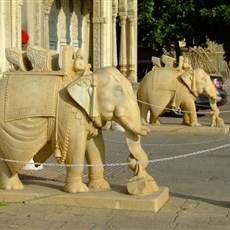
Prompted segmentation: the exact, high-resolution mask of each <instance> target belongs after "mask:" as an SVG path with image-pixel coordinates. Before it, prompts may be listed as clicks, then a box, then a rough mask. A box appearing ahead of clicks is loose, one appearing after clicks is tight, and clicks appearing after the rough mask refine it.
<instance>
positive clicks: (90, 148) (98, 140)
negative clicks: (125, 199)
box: [86, 133, 110, 190]
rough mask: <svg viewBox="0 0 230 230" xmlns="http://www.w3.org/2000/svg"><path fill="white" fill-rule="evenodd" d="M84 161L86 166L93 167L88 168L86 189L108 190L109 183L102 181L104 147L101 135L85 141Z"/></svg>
mask: <svg viewBox="0 0 230 230" xmlns="http://www.w3.org/2000/svg"><path fill="white" fill-rule="evenodd" d="M86 160H87V163H88V164H91V165H95V166H92V167H89V182H88V187H89V188H92V189H103V190H104V189H110V185H109V183H108V182H107V181H106V180H105V179H104V166H103V164H104V163H105V145H104V140H103V138H102V135H101V133H100V134H99V135H98V136H96V137H93V138H91V139H89V140H87V144H86ZM96 165H97V166H96Z"/></svg>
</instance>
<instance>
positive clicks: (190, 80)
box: [180, 70, 198, 97]
mask: <svg viewBox="0 0 230 230" xmlns="http://www.w3.org/2000/svg"><path fill="white" fill-rule="evenodd" d="M180 77H181V79H182V81H183V82H184V83H185V85H186V86H187V87H188V89H189V90H190V91H191V93H192V94H194V96H195V97H197V96H198V94H197V88H196V82H195V81H196V79H195V74H194V71H193V70H187V71H185V72H184V73H182V74H181V75H180Z"/></svg>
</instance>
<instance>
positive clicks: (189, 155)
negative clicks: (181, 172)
mask: <svg viewBox="0 0 230 230" xmlns="http://www.w3.org/2000/svg"><path fill="white" fill-rule="evenodd" d="M229 146H230V144H225V145H221V146H217V147H214V148H210V149H205V150H201V151H197V152H193V153H187V154H183V155H177V156H173V157H166V158H160V159H155V160H148V161H137V162H130V163H110V164H55V163H42V165H43V166H52V167H84V168H89V167H115V166H116V167H118V166H127V165H132V164H145V163H157V162H163V161H169V160H177V159H181V158H186V157H191V156H196V155H201V154H204V153H208V152H212V151H216V150H219V149H223V148H227V147H229ZM0 161H4V162H10V163H18V164H32V165H34V164H40V163H36V162H34V163H32V162H26V161H19V160H10V159H3V158H0Z"/></svg>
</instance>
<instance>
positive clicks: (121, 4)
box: [118, 0, 127, 77]
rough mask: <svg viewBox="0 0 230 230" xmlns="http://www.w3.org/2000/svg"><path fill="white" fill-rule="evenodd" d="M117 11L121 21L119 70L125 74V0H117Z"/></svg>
mask: <svg viewBox="0 0 230 230" xmlns="http://www.w3.org/2000/svg"><path fill="white" fill-rule="evenodd" d="M118 11H119V12H118V13H119V16H120V21H121V35H120V56H119V66H120V72H121V73H122V74H123V75H124V76H125V77H126V76H127V46H126V41H127V36H126V21H127V0H119V5H118Z"/></svg>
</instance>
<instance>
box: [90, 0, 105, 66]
mask: <svg viewBox="0 0 230 230" xmlns="http://www.w3.org/2000/svg"><path fill="white" fill-rule="evenodd" d="M104 4H105V3H104V0H95V1H94V2H93V70H95V69H98V68H100V67H101V66H103V64H104V63H103V54H104V45H105V44H104V43H103V41H104V38H105V36H106V30H105V26H104V25H103V24H106V23H108V18H107V17H105V12H104Z"/></svg>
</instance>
